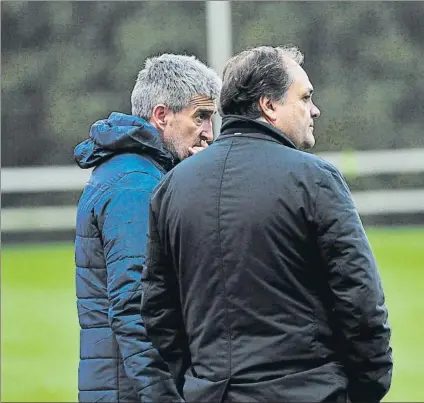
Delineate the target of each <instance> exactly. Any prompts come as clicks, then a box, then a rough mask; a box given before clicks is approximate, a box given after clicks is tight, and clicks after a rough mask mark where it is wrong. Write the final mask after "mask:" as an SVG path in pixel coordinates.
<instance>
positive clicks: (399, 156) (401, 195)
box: [1, 148, 424, 232]
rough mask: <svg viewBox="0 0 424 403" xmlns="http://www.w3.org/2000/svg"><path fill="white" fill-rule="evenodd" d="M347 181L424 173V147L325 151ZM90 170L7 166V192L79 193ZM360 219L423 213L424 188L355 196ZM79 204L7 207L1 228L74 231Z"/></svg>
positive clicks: (4, 189)
mask: <svg viewBox="0 0 424 403" xmlns="http://www.w3.org/2000/svg"><path fill="white" fill-rule="evenodd" d="M320 156H321V157H322V158H324V159H326V160H328V161H330V162H331V163H333V164H334V165H335V166H337V167H338V168H339V169H340V170H341V171H342V173H343V174H344V175H346V177H347V178H349V177H351V176H370V175H378V174H393V173H420V172H424V149H423V148H417V149H403V150H384V151H383V150H379V151H361V152H342V153H322V154H320ZM90 172H91V171H90V170H82V169H79V168H78V167H76V166H49V167H33V168H2V171H1V190H2V193H3V194H4V193H35V192H53V191H54V192H59V191H80V190H82V188H83V187H84V184H85V183H86V181H87V178H88V176H89V174H90ZM353 198H354V200H355V203H356V205H357V208H358V210H359V212H360V214H361V215H370V214H392V213H394V214H396V213H416V212H424V189H414V190H412V189H399V190H371V191H363V192H354V193H353ZM75 213H76V206H47V207H26V208H13V207H11V208H4V209H2V211H1V230H2V231H4V232H6V231H7V232H17V231H31V230H33V231H50V230H56V229H57V230H59V229H64V230H67V229H69V230H72V229H74V228H75Z"/></svg>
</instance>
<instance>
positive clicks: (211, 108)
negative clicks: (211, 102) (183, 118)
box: [194, 106, 216, 115]
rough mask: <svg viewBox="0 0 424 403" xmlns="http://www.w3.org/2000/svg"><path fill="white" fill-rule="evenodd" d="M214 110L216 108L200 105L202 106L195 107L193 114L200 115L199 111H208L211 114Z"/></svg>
mask: <svg viewBox="0 0 424 403" xmlns="http://www.w3.org/2000/svg"><path fill="white" fill-rule="evenodd" d="M215 111H216V108H214V107H212V106H211V107H210V108H208V107H202V108H199V109H196V112H194V114H195V115H200V114H201V113H210V114H211V115H212V114H214V113H215Z"/></svg>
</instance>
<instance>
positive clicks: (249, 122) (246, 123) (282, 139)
mask: <svg viewBox="0 0 424 403" xmlns="http://www.w3.org/2000/svg"><path fill="white" fill-rule="evenodd" d="M236 134H237V135H247V136H249V134H250V135H251V136H254V137H257V138H264V139H268V140H272V141H275V142H278V143H280V144H283V145H285V146H287V147H290V148H295V149H297V147H296V146H295V144H294V143H293V141H291V140H290V139H289V138H288V137H287V135H285V134H284V133H283V132H282V131H280V130H278V129H276V128H275V127H274V126H272V125H270V124H269V123H266V122H261V121H259V120H255V119H250V118H247V117H244V116H238V115H226V116H224V117H223V118H222V126H221V133H220V135H219V136H218V138H217V139H216V141H219V140H223V139H225V138H229V137H231V136H234V135H236Z"/></svg>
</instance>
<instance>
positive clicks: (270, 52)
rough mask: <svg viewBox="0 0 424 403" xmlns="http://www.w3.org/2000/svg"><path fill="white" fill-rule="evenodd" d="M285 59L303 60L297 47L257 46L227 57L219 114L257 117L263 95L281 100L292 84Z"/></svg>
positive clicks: (301, 61)
mask: <svg viewBox="0 0 424 403" xmlns="http://www.w3.org/2000/svg"><path fill="white" fill-rule="evenodd" d="M286 58H290V59H292V60H294V61H295V62H296V63H298V64H299V65H302V63H303V60H304V56H303V54H302V52H300V50H299V49H298V48H297V47H296V46H277V47H272V46H259V47H256V48H252V49H249V50H245V51H243V52H241V53H239V54H237V55H235V56H233V57H232V58H231V59H230V60H228V62H227V64H226V65H225V68H224V72H223V80H222V81H223V82H222V89H221V95H220V100H219V112H220V114H221V115H222V116H225V115H242V116H246V117H249V118H252V119H257V118H259V117H260V115H261V112H260V108H259V99H260V98H261V97H262V96H266V97H269V98H271V99H273V100H281V99H282V98H283V97H284V95H285V93H286V91H287V90H288V88H289V87H290V85H291V78H290V75H289V73H288V68H287V64H286V63H285V60H286Z"/></svg>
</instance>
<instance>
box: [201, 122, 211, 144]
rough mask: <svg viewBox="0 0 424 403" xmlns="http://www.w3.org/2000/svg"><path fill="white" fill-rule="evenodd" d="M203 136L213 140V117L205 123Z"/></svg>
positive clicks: (207, 139)
mask: <svg viewBox="0 0 424 403" xmlns="http://www.w3.org/2000/svg"><path fill="white" fill-rule="evenodd" d="M202 136H203V137H204V138H205V140H206V141H209V142H210V141H213V125H212V119H211V120H208V121H206V122H205V123H204V124H203V131H202Z"/></svg>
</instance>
